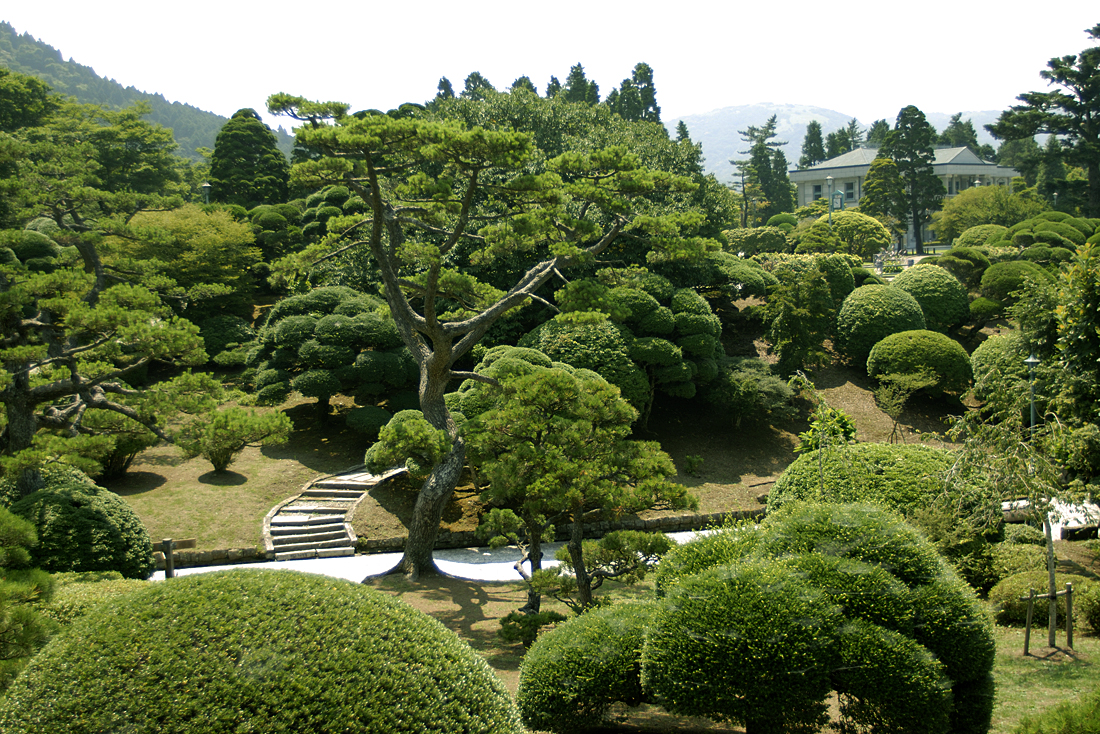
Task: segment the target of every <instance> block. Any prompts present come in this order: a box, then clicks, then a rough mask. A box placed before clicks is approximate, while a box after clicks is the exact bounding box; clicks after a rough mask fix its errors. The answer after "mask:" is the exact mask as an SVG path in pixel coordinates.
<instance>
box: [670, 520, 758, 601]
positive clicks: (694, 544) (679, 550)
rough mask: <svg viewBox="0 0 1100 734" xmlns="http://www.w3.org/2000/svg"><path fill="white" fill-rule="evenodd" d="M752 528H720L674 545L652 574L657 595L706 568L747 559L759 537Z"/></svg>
mask: <svg viewBox="0 0 1100 734" xmlns="http://www.w3.org/2000/svg"><path fill="white" fill-rule="evenodd" d="M756 530H757V529H756V527H755V526H739V527H735V528H723V529H722V530H720V531H716V532H713V533H709V534H706V535H698V536H696V537H694V538H692V540H691V541H690V542H688V543H681V544H679V545H675V546H673V547H672V549H671V550H669V552H668V553H666V554H665V555H664V556H662V557H661V562H660V563H659V564H658V566H657V570H656V572H655V573H654V584H655V585H656V587H657V593H658V595H661V596H663V595H664V593H665V592H667V591H668V589H671V588H672V587H673V586H675V585H676V584H677V583H679V581H680V580H681V579H685V578H687V577H688V576H694V575H695V574H697V573H702V572H703V571H705V570H707V569H708V568H713V567H715V566H724V565H726V564H727V563H735V562H736V561H738V560H740V559H741V558H744V557H746V556H748V555H749V554H750V553H751V552H752V550H753V548H754V547H755V545H756V542H757V539H758V537H759V536H758V534H757V532H756Z"/></svg>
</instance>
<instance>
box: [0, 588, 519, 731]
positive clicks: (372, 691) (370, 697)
mask: <svg viewBox="0 0 1100 734" xmlns="http://www.w3.org/2000/svg"><path fill="white" fill-rule="evenodd" d="M166 618H170V619H171V626H170V628H168V629H166V628H165V621H166ZM184 643H185V644H184ZM47 691H48V693H46V692H47ZM0 728H3V730H4V731H5V732H9V733H10V734H16V733H17V732H26V733H27V734H30V733H31V732H42V731H50V732H57V733H58V734H64V733H65V732H74V733H75V732H101V731H112V730H116V729H119V728H123V729H125V730H126V731H131V732H135V733H138V732H158V733H163V734H167V733H169V732H188V734H196V733H202V732H209V733H211V734H213V733H214V732H219V733H220V732H224V731H227V730H234V731H243V730H244V729H245V728H247V729H252V730H255V731H261V730H262V731H268V732H301V731H314V732H364V733H365V732H374V731H382V730H385V731H394V732H398V731H401V732H422V731H425V730H428V729H430V730H432V731H440V732H517V734H518V732H521V731H522V727H521V725H520V722H519V716H518V714H517V712H516V709H515V705H514V704H513V703H512V702H511V700H510V697H509V695H508V693H507V692H506V691H505V690H504V687H503V685H502V684H501V683H500V681H499V680H498V679H497V678H496V676H494V675H493V673H492V672H491V671H490V670H489V668H488V666H487V665H486V664H485V663H484V661H482V660H481V659H480V658H479V657H478V656H477V655H476V654H475V653H474V652H473V651H472V650H471V649H470V648H469V647H468V646H467V645H466V644H464V643H463V642H461V641H460V640H459V639H458V637H457V636H456V635H455V634H454V633H452V632H449V631H447V630H446V629H445V628H444V627H443V625H441V624H439V623H438V622H436V621H435V620H433V619H431V618H430V617H428V616H427V615H425V614H422V613H420V612H417V611H415V610H414V609H412V608H411V607H409V606H408V605H406V604H405V603H404V602H401V601H398V600H396V599H393V598H391V597H389V596H386V595H383V594H381V593H379V592H376V591H374V590H373V589H369V588H366V587H364V586H362V585H360V584H352V583H349V582H346V581H338V580H333V579H330V578H324V577H320V576H313V575H309V574H298V573H293V572H288V571H266V570H265V571H255V570H253V571H247V570H242V571H229V572H221V573H214V574H202V575H197V576H189V577H184V578H180V579H176V580H174V581H172V582H169V583H164V584H152V585H150V586H149V587H148V588H146V589H144V590H143V591H140V592H137V593H134V594H131V595H128V596H125V597H122V598H120V599H118V600H117V601H116V602H115V603H113V604H111V605H110V606H109V607H100V608H99V609H97V610H94V611H92V612H90V613H88V614H87V615H86V616H85V617H84V618H83V619H81V620H79V621H78V622H77V623H75V624H74V625H72V626H70V627H69V628H68V629H67V630H65V631H64V632H63V633H62V634H60V635H59V636H58V637H57V638H55V639H54V641H53V642H52V644H51V645H49V646H48V647H47V648H46V649H45V650H43V651H42V653H40V655H39V656H38V657H36V658H35V660H34V661H33V663H32V665H31V666H29V667H28V669H27V670H26V671H25V673H24V675H23V676H21V677H20V679H19V680H18V681H17V682H16V684H15V685H14V686H13V687H12V688H11V689H10V691H9V693H8V695H7V696H6V697H5V698H4V700H3V703H2V704H0Z"/></svg>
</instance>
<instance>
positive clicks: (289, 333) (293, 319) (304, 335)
mask: <svg viewBox="0 0 1100 734" xmlns="http://www.w3.org/2000/svg"><path fill="white" fill-rule="evenodd" d="M316 327H317V319H316V318H314V317H313V316H307V315H304V314H303V315H300V316H288V317H286V318H285V319H282V320H281V321H279V322H278V325H277V326H276V327H275V331H274V336H275V343H276V344H278V345H279V346H280V347H286V348H288V349H297V348H298V347H300V346H302V344H304V343H305V342H306V341H307V340H308V339H309V338H310V337H312V336H313V330H314V329H315V328H316Z"/></svg>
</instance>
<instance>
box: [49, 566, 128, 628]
mask: <svg viewBox="0 0 1100 734" xmlns="http://www.w3.org/2000/svg"><path fill="white" fill-rule="evenodd" d="M96 575H97V574H75V573H74V574H56V575H55V576H54V578H55V579H56V580H57V586H56V587H55V588H54V593H53V598H51V599H50V601H49V603H48V604H45V605H44V606H43V607H42V613H43V614H44V615H46V616H47V617H49V618H50V619H52V620H53V621H55V622H57V623H58V624H60V625H66V626H67V625H70V624H72V623H73V622H75V621H76V620H78V619H80V618H81V617H83V616H84V615H85V614H88V612H90V611H92V610H93V609H96V608H97V607H99V606H100V605H101V604H113V603H114V602H115V601H117V599H118V598H119V597H120V596H123V595H124V594H130V593H133V592H135V591H140V590H142V589H144V588H146V586H147V585H148V583H149V582H147V581H141V580H139V579H124V578H122V576H121V574H118V573H117V572H115V573H114V575H115V576H116V577H117V578H109V576H110V575H111V574H98V575H99V576H108V578H91V579H81V578H79V577H81V576H93V577H94V576H96ZM58 577H60V578H58ZM71 577H77V578H71Z"/></svg>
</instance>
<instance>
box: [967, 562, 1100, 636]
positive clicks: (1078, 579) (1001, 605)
mask: <svg viewBox="0 0 1100 734" xmlns="http://www.w3.org/2000/svg"><path fill="white" fill-rule="evenodd" d="M1049 583H1050V581H1049V579H1048V577H1047V571H1046V569H1043V570H1039V571H1026V572H1024V573H1018V574H1015V575H1014V576H1009V577H1008V578H1005V579H1002V580H1001V581H1000V583H998V584H997V585H996V586H994V587H993V588H992V590H990V592H989V601H990V603H991V604H992V605H993V607H994V609H996V613H997V621H998V622H1000V623H1001V624H1023V623H1024V622H1026V621H1027V595H1028V590H1029V589H1035V593H1036V594H1045V593H1046V592H1047V591H1048V589H1047V586H1048V584H1049ZM1067 583H1071V584H1073V589H1074V592H1075V593H1076V592H1078V591H1081V590H1083V589H1086V588H1089V587H1090V586H1092V585H1093V584H1095V583H1096V582H1095V581H1090V580H1089V579H1087V578H1085V577H1084V576H1078V575H1077V574H1072V573H1056V574H1055V575H1054V586H1055V590H1056V591H1064V590H1065V588H1066V584H1067ZM1035 608H1036V610H1037V611H1036V614H1037V615H1038V618H1039V619H1041V620H1045V619H1046V618H1047V600H1046V599H1036V600H1035ZM1065 617H1066V597H1065V596H1064V595H1063V596H1060V597H1058V620H1059V622H1062V621H1064V620H1065ZM1032 621H1033V622H1034V618H1033V619H1032ZM1040 624H1041V623H1040Z"/></svg>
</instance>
